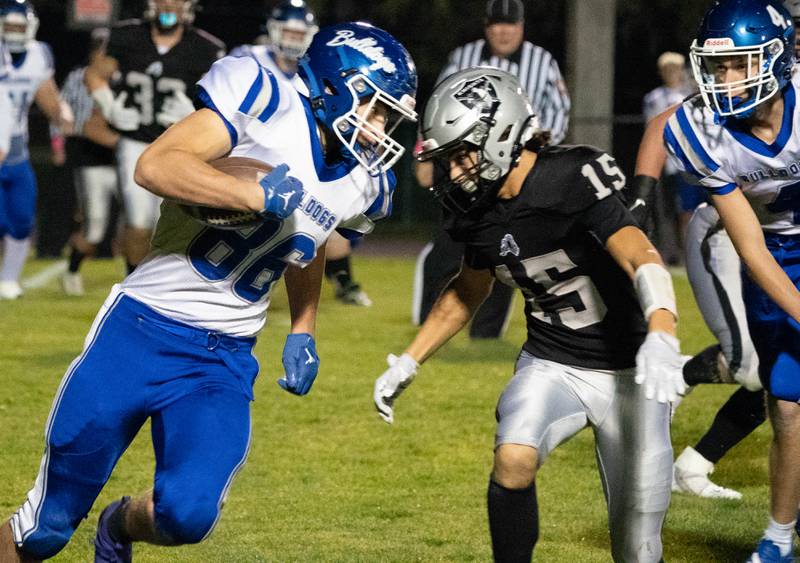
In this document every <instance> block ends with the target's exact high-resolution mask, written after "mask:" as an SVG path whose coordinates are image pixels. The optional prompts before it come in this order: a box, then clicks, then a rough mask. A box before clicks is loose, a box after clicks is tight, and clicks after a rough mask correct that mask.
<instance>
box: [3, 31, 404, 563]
mask: <svg viewBox="0 0 800 563" xmlns="http://www.w3.org/2000/svg"><path fill="white" fill-rule="evenodd" d="M299 76H300V78H301V79H302V88H301V89H295V88H294V87H293V86H292V85H291V84H290V83H289V82H287V81H284V80H277V79H276V78H275V76H274V75H273V74H272V73H271V72H270V71H269V70H268V69H266V68H264V67H263V66H261V65H259V64H258V62H257V61H256V60H255V59H253V58H251V57H239V58H236V57H226V58H223V59H222V60H220V61H218V62H216V63H215V64H214V65H213V66H212V68H211V70H210V71H209V72H208V74H206V76H205V77H203V79H202V80H201V81H200V82H199V87H200V94H199V96H198V101H199V102H200V103H201V104H202V105H203V106H204V107H203V109H200V110H198V111H196V112H194V113H192V114H191V115H190V116H188V117H187V118H185V119H184V120H182V121H180V122H178V123H177V124H176V125H174V126H173V127H171V128H170V129H169V130H167V132H166V133H164V135H162V136H161V137H160V138H159V139H158V140H156V141H155V143H153V144H152V145H151V146H150V147H149V148H148V149H147V151H146V152H145V153H144V154H143V156H142V157H141V159H140V161H139V164H138V166H137V172H136V178H137V181H138V182H139V183H140V184H141V185H143V186H145V187H147V189H149V190H151V191H153V192H154V193H156V194H157V195H159V196H161V197H163V198H165V201H164V204H163V208H162V213H161V218H160V219H159V223H158V226H157V229H156V234H155V237H154V240H153V245H152V251H151V253H150V254H149V255H148V257H147V258H146V259H145V260H144V261H143V262H142V264H141V265H140V266H139V267H138V268H137V269H136V270H135V272H134V273H133V274H131V275H130V276H128V277H127V278H126V279H125V280H124V282H123V283H122V284H120V285H118V286H115V287H114V288H113V290H112V292H111V295H109V297H108V299H107V301H106V303H105V305H104V306H103V308H102V309H101V311H100V313H99V314H98V316H97V319H96V321H95V324H94V325H93V327H92V329H91V331H90V333H89V336H88V337H87V339H86V344H85V348H84V350H83V352H82V354H81V355H80V356H79V357H78V359H76V360H75V361H74V362H73V364H72V365H71V366H70V368H69V370H68V372H67V374H66V376H65V378H64V379H63V381H62V385H61V387H60V389H59V391H58V395H57V397H56V400H55V402H54V406H53V410H52V412H51V415H50V419H49V421H48V425H47V436H46V437H47V448H46V451H45V455H44V458H43V460H42V464H41V469H40V473H39V477H38V478H37V480H36V483H35V485H34V487H33V489H32V490H31V491H30V492H29V494H28V499H27V501H26V502H25V503H24V504H23V506H22V507H21V508H20V509H19V510H18V511H17V512H16V513H15V514H14V515H13V516H12V518H11V521H10V524H9V525H4V526H3V527H2V528H0V561H3V562H6V561H18V560H20V559H22V558H33V559H44V558H47V557H51V556H53V555H55V554H56V553H57V552H58V551H59V550H60V549H61V548H62V547H63V546H64V545H65V544H66V543H67V541H68V540H69V538H70V536H71V535H72V533H73V531H74V529H75V527H76V526H77V525H78V524H79V522H80V521H81V519H82V518H83V517H84V516H86V514H87V513H88V511H89V510H90V508H91V506H92V504H93V502H94V500H95V498H96V497H97V495H98V493H99V492H100V490H101V489H102V487H103V485H104V484H105V482H106V480H107V479H108V478H109V476H110V474H111V471H112V470H113V468H114V465H115V464H116V462H117V460H118V458H119V456H120V455H121V454H122V452H123V451H124V450H125V448H126V447H127V445H128V444H129V443H130V441H131V440H132V439H133V437H134V436H135V435H136V433H137V432H138V431H139V429H140V428H141V425H142V424H143V423H144V422H145V421H146V420H147V419H148V418H150V419H151V421H152V427H153V445H154V450H155V456H156V469H155V472H156V475H155V483H154V489H153V490H152V491H150V492H148V493H145V494H143V495H141V496H139V497H136V498H133V499H130V498H128V497H125V498H123V499H122V500H120V501H117V502H115V503H112V504H111V505H109V506H108V507H106V509H105V510H104V511H103V512H102V514H101V515H100V521H99V524H98V532H97V536H96V538H95V561H98V562H109V561H114V562H117V561H130V559H131V543H132V542H134V541H146V542H150V543H155V544H159V545H178V544H186V543H196V542H199V541H201V540H202V539H204V538H205V537H207V536H208V534H209V533H210V532H211V531H212V529H213V527H214V525H215V524H216V522H217V520H218V517H219V513H220V508H221V506H222V504H223V501H224V498H225V495H226V494H227V491H228V489H229V487H230V484H231V481H232V479H233V477H234V476H235V474H236V472H237V471H238V470H239V469H240V468H241V466H242V465H243V463H244V461H245V457H246V454H247V449H248V443H249V437H250V416H249V402H250V400H251V399H252V396H253V395H252V387H253V382H254V380H255V377H256V375H257V372H258V363H257V361H256V360H255V359H254V358H253V356H252V355H251V350H252V348H253V345H254V342H255V337H256V335H257V334H258V332H259V331H260V329H261V328H262V326H263V325H264V322H265V319H266V310H267V306H268V304H269V294H270V289H271V288H272V286H273V285H274V283H275V281H276V280H277V279H278V278H280V276H281V274H283V273H284V272H285V273H286V278H287V279H286V287H287V292H288V295H289V307H290V312H291V316H292V326H291V334H289V336H288V337H287V340H286V345H285V347H284V352H283V364H284V368H285V370H286V373H285V376H284V377H283V378H282V379H280V380H279V384H280V385H281V387H283V388H284V389H286V390H287V391H289V392H291V393H294V394H298V395H303V394H305V393H307V392H308V391H309V389H310V387H311V384H312V383H313V381H314V379H315V377H316V375H317V370H318V366H319V359H318V358H317V354H316V351H315V344H314V337H313V333H314V323H315V316H316V307H317V303H318V299H319V291H320V284H321V278H322V263H323V261H324V252H323V249H324V244H325V241H326V240H327V238H328V236H330V234H331V233H332V232H333V231H334V230H335V229H346V230H350V231H361V232H365V231H367V230H369V226H370V225H371V224H372V221H373V220H375V219H379V218H381V217H383V216H384V215H385V212H386V210H387V208H388V205H389V199H390V198H391V190H392V188H393V184H394V177H393V176H392V175H391V174H390V172H389V168H390V167H391V166H392V165H393V164H394V163H395V162H396V161H397V159H398V158H400V156H401V155H402V153H403V147H402V146H401V145H400V144H399V143H397V142H396V141H395V140H393V139H392V137H391V132H392V130H393V128H394V127H395V126H396V125H397V124H398V123H399V122H400V121H402V120H403V119H408V120H412V121H413V120H415V119H416V113H415V112H414V109H413V107H414V95H415V91H416V82H417V79H416V70H415V67H414V63H413V61H412V60H411V57H410V56H409V54H408V53H407V52H406V50H405V49H404V48H403V46H402V45H400V44H399V43H398V42H397V41H396V40H395V39H394V38H393V37H392V36H391V35H389V34H388V33H386V32H385V31H383V30H380V29H378V28H375V27H372V26H371V25H369V24H364V23H347V24H340V25H336V26H332V27H329V28H325V29H323V30H321V31H320V32H319V33H318V34H317V35H316V36H315V38H314V41H313V42H312V44H311V46H310V47H309V49H308V53H307V55H306V56H305V57H304V59H303V60H302V61H301V62H300V71H299ZM226 155H232V156H236V157H247V158H251V159H256V160H259V161H262V162H265V163H269V164H271V165H272V166H274V169H273V170H272V171H271V172H270V173H268V174H267V175H266V176H264V178H263V179H262V180H261V181H260V182H255V181H246V180H243V179H237V178H236V177H233V176H230V175H228V174H225V173H224V172H221V171H219V170H218V169H216V168H214V167H212V166H211V165H209V164H208V162H209V161H212V160H215V159H218V158H220V157H223V156H226ZM175 202H183V203H188V204H193V205H199V206H206V207H214V208H224V209H232V210H240V211H243V212H249V213H250V214H251V215H252V216H254V217H260V219H261V221H260V222H257V223H256V224H251V225H249V226H248V227H247V228H241V229H232V230H231V229H229V230H222V229H217V228H212V227H207V226H205V225H204V224H203V223H201V222H199V221H195V220H194V219H192V218H190V217H189V216H188V215H187V214H186V213H185V212H184V211H183V210H182V209H181V208H180V207H179V206H178V204H177V203H175ZM304 267H307V269H306V270H305V271H303V270H302V268H304ZM276 558H277V559H280V557H279V556H276Z"/></svg>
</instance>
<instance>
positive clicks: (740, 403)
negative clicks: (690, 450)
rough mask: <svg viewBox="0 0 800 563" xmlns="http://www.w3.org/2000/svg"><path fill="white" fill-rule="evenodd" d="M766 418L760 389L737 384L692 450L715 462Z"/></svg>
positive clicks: (762, 394)
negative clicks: (736, 387) (737, 386)
mask: <svg viewBox="0 0 800 563" xmlns="http://www.w3.org/2000/svg"><path fill="white" fill-rule="evenodd" d="M766 418H767V413H766V406H765V405H764V392H763V391H748V390H747V389H745V388H744V387H740V388H739V389H737V390H736V392H735V393H734V394H733V395H731V396H730V398H729V399H728V401H727V402H726V403H725V404H724V405H722V408H721V409H719V412H718V413H717V416H715V417H714V423H713V424H712V425H711V428H709V429H708V432H706V433H705V436H703V437H702V438H700V441H699V442H697V446H695V448H694V449H695V450H697V452H698V453H699V454H700V455H702V456H703V457H704V458H706V459H707V460H708V461H710V462H711V463H717V462H718V461H719V460H720V459H722V456H724V455H725V454H726V453H727V452H728V450H730V449H731V448H732V447H733V446H735V445H736V444H738V443H739V442H741V441H742V440H743V439H744V438H745V437H746V436H747V435H748V434H750V433H751V432H752V431H753V430H755V429H756V428H758V427H759V426H761V424H762V423H763V422H764V421H765V420H766Z"/></svg>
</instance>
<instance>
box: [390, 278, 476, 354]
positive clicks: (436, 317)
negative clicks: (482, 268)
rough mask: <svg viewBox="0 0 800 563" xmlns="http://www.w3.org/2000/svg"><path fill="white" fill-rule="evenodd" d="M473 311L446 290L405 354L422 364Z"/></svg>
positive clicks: (454, 294) (464, 324)
mask: <svg viewBox="0 0 800 563" xmlns="http://www.w3.org/2000/svg"><path fill="white" fill-rule="evenodd" d="M474 309H477V306H475V308H474ZM474 309H472V308H470V306H469V305H468V304H467V303H464V301H462V300H461V299H460V298H459V296H458V293H457V292H456V290H455V289H453V288H452V287H451V288H448V289H447V290H445V291H444V293H442V295H441V296H440V297H439V299H437V300H436V303H434V305H433V308H432V309H431V312H430V313H429V314H428V317H427V318H426V319H425V322H424V323H423V324H422V327H421V328H420V329H419V332H417V335H416V336H415V337H414V340H413V341H412V342H411V344H410V345H409V346H408V348H406V350H405V351H406V353H407V354H409V355H410V356H411V357H412V358H414V359H415V360H416V361H417V363H419V364H421V363H423V362H424V361H425V360H427V359H428V358H429V357H430V356H431V355H433V353H434V352H436V351H437V350H438V349H439V348H441V347H442V346H443V345H444V344H445V343H446V342H447V341H448V340H450V339H451V338H452V337H453V336H455V335H456V334H458V332H459V331H460V330H461V329H462V328H464V326H466V324H467V323H468V322H469V320H470V319H471V318H472V315H473V313H474V312H475V310H474Z"/></svg>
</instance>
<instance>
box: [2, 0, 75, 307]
mask: <svg viewBox="0 0 800 563" xmlns="http://www.w3.org/2000/svg"><path fill="white" fill-rule="evenodd" d="M38 27H39V20H38V18H37V17H36V14H35V13H34V11H33V7H32V6H31V5H30V3H29V2H28V1H27V0H0V39H2V45H0V66H3V67H4V72H5V73H7V75H8V78H7V80H6V81H5V82H6V84H7V88H8V92H9V94H10V99H11V104H12V106H13V109H12V111H10V112H8V113H4V114H2V115H4V116H8V117H10V121H11V123H10V126H11V133H10V135H11V137H10V144H9V148H8V150H7V154H6V158H5V161H4V162H3V166H2V168H0V236H2V237H3V260H2V263H0V300H2V299H16V298H17V297H19V296H20V295H22V288H21V287H20V284H19V277H20V274H21V273H22V267H23V265H24V264H25V258H27V256H28V250H29V248H30V236H31V233H32V232H33V227H34V219H35V214H36V177H35V175H34V173H33V168H31V164H30V155H29V153H28V110H29V109H30V106H31V104H33V102H34V101H36V104H37V105H38V106H39V107H40V108H41V109H42V111H43V112H44V113H45V115H46V116H47V118H48V119H49V120H50V122H51V123H52V124H53V125H55V126H56V127H59V128H62V129H63V128H66V129H68V128H69V122H71V121H72V118H71V114H70V112H69V110H68V108H65V107H64V104H61V101H60V99H59V94H58V88H57V87H56V84H55V81H54V80H53V54H52V52H51V51H50V47H49V46H48V45H46V44H45V43H42V42H41V41H36V39H35V37H36V30H37V29H38ZM4 121H5V120H4Z"/></svg>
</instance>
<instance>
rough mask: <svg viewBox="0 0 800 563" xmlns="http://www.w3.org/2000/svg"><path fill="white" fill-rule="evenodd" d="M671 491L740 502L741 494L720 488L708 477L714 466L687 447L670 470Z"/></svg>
mask: <svg viewBox="0 0 800 563" xmlns="http://www.w3.org/2000/svg"><path fill="white" fill-rule="evenodd" d="M672 471H673V473H672V490H673V491H674V492H676V493H686V494H690V495H696V496H698V497H703V498H713V499H726V500H741V498H742V493H740V492H739V491H734V490H733V489H728V488H726V487H721V486H719V485H717V484H716V483H714V482H713V481H711V479H709V478H708V476H709V475H710V474H711V473H713V472H714V464H713V463H711V462H710V461H708V460H707V459H706V458H704V457H703V456H702V455H700V454H699V453H697V450H695V449H694V448H692V447H691V446H687V448H686V449H685V450H683V452H682V453H681V455H679V456H678V459H676V460H675V464H674V465H673V468H672Z"/></svg>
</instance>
